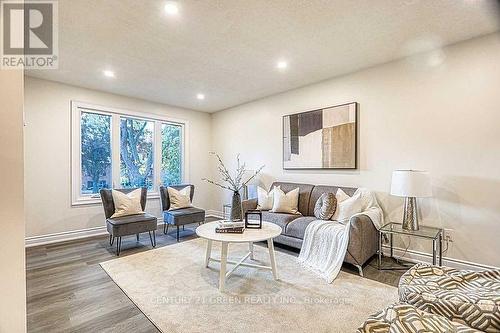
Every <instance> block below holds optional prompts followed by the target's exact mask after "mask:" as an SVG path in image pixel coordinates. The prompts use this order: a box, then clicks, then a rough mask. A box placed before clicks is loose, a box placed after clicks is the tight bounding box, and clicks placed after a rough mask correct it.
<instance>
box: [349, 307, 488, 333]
mask: <svg viewBox="0 0 500 333" xmlns="http://www.w3.org/2000/svg"><path fill="white" fill-rule="evenodd" d="M356 332H357V333H410V332H411V333H417V332H418V333H420V332H433V333H450V332H457V333H478V332H481V331H478V330H475V329H473V328H470V327H467V326H465V325H462V324H459V323H455V322H452V321H450V320H448V319H446V318H445V317H442V316H439V315H436V314H431V313H427V312H424V311H422V310H418V309H417V308H416V307H414V306H413V305H408V304H400V303H396V304H393V305H389V306H388V307H386V308H385V309H384V310H382V311H380V312H377V313H376V314H373V315H371V316H369V317H368V319H366V321H365V322H364V323H363V325H361V327H359V328H358V330H357V331H356Z"/></svg>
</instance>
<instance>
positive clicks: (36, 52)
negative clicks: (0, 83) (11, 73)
mask: <svg viewBox="0 0 500 333" xmlns="http://www.w3.org/2000/svg"><path fill="white" fill-rule="evenodd" d="M0 3H1V9H0V10H1V13H0V20H1V24H0V25H1V41H2V50H1V55H0V56H1V59H0V68H1V69H19V68H21V67H22V66H24V69H56V68H57V66H58V51H59V48H58V21H57V1H54V0H43V1H15V0H6V1H4V0H0Z"/></svg>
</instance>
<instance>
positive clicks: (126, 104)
mask: <svg viewBox="0 0 500 333" xmlns="http://www.w3.org/2000/svg"><path fill="white" fill-rule="evenodd" d="M71 100H78V101H81V102H88V103H94V104H98V105H104V106H109V107H116V108H123V109H129V110H133V111H142V112H146V113H153V114H159V115H164V116H170V117H173V118H178V119H184V120H187V121H188V122H189V138H188V140H189V179H190V181H191V182H192V183H193V184H195V186H196V192H195V198H194V203H195V205H197V206H199V207H204V208H209V206H210V205H211V197H210V194H211V189H210V188H209V187H208V186H207V184H205V183H203V182H202V181H201V178H203V177H206V176H207V173H209V172H210V170H209V169H208V168H207V167H206V165H207V163H208V157H209V156H208V151H209V150H210V146H211V137H210V134H211V128H210V127H211V122H210V114H208V113H203V112H196V111H191V110H186V109H181V108H176V107H171V106H167V105H162V104H157V103H151V102H147V101H143V100H139V99H134V98H128V97H124V96H118V95H113V94H109V93H103V92H98V91H94V90H89V89H84V88H79V87H75V86H70V85H65V84H60V83H56V82H50V81H45V80H40V79H35V78H31V77H26V81H25V112H26V124H27V126H26V129H25V133H26V135H25V139H26V170H25V177H26V199H25V200H26V236H28V237H29V236H41V235H48V234H53V233H60V232H66V231H74V230H82V229H88V228H93V227H99V226H104V213H103V209H102V206H101V205H92V206H80V207H72V206H71V184H70V179H71V167H70V143H71V136H70V126H71V120H70V101H71ZM147 211H149V212H151V213H153V214H155V215H157V216H160V202H159V199H150V200H148V204H147Z"/></svg>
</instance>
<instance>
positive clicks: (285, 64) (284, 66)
mask: <svg viewBox="0 0 500 333" xmlns="http://www.w3.org/2000/svg"><path fill="white" fill-rule="evenodd" d="M276 68H277V69H287V68H288V62H286V61H285V60H280V61H278V62H277V63H276Z"/></svg>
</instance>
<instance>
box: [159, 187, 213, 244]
mask: <svg viewBox="0 0 500 333" xmlns="http://www.w3.org/2000/svg"><path fill="white" fill-rule="evenodd" d="M186 186H190V187H191V198H190V199H191V202H192V201H193V197H194V185H190V184H189V185H174V186H170V187H172V188H175V189H176V190H181V189H183V188H185V187H186ZM160 196H161V206H162V211H163V233H164V234H165V235H166V234H168V226H169V225H174V226H176V227H177V241H179V226H182V228H184V226H185V225H186V224H191V223H198V224H201V223H202V222H204V221H205V211H204V210H203V209H200V208H196V207H187V208H180V209H174V210H169V209H170V198H169V196H168V190H167V187H166V186H160Z"/></svg>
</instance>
